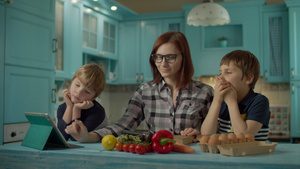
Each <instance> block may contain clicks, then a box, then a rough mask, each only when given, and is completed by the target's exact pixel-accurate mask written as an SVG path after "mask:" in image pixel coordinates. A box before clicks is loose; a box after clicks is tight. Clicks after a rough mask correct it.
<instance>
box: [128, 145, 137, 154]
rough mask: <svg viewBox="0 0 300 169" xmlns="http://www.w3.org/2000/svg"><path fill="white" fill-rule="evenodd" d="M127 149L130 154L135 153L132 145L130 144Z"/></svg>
mask: <svg viewBox="0 0 300 169" xmlns="http://www.w3.org/2000/svg"><path fill="white" fill-rule="evenodd" d="M128 149H129V151H130V152H132V153H135V144H132V143H131V144H129V148H128Z"/></svg>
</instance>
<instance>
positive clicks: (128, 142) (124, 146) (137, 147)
mask: <svg viewBox="0 0 300 169" xmlns="http://www.w3.org/2000/svg"><path fill="white" fill-rule="evenodd" d="M108 142H109V144H108ZM111 142H114V143H115V144H114V146H112V145H111ZM102 145H103V147H104V148H105V149H106V150H113V149H114V148H116V150H118V151H123V152H128V153H137V154H141V155H142V154H145V153H148V152H151V150H153V151H155V152H156V153H159V154H167V153H169V152H170V151H175V152H180V153H193V152H195V150H194V149H193V148H191V147H189V146H188V145H185V144H181V143H176V142H175V140H173V134H172V133H171V132H170V131H167V130H160V131H158V132H156V133H154V134H152V133H151V132H148V133H146V134H143V135H130V134H123V135H121V136H119V137H117V138H115V137H114V136H112V135H107V136H105V137H103V139H102Z"/></svg>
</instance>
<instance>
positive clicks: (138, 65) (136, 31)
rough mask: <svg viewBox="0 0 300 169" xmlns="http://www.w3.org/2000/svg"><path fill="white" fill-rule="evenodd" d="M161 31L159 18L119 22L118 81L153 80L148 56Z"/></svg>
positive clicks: (140, 81)
mask: <svg viewBox="0 0 300 169" xmlns="http://www.w3.org/2000/svg"><path fill="white" fill-rule="evenodd" d="M162 31H163V30H162V20H161V19H158V20H143V21H126V22H121V24H120V62H119V64H120V69H119V70H120V71H119V72H120V75H121V76H120V81H119V83H122V84H140V83H143V82H146V81H151V80H153V76H152V72H151V67H150V63H149V58H150V54H151V51H152V47H153V45H154V42H155V40H156V38H157V37H158V36H159V35H161V34H162Z"/></svg>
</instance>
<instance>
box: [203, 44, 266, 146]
mask: <svg viewBox="0 0 300 169" xmlns="http://www.w3.org/2000/svg"><path fill="white" fill-rule="evenodd" d="M259 75H260V66H259V62H258V60H257V58H256V57H255V56H254V55H253V54H252V53H250V52H249V51H243V50H236V51H232V52H230V53H228V54H227V55H225V56H224V57H223V58H222V60H221V63H220V76H219V77H217V78H216V85H215V87H214V90H215V91H214V92H215V93H214V99H213V102H212V105H211V107H210V110H209V112H208V114H207V116H206V118H205V120H204V122H203V124H202V127H201V134H202V135H210V134H214V133H217V132H218V133H230V132H234V133H235V134H239V133H243V134H246V133H249V134H252V135H253V136H255V140H257V141H265V140H267V139H268V134H269V119H270V111H269V100H268V98H266V97H265V96H263V95H261V94H259V93H254V91H253V89H254V87H255V84H256V82H257V80H258V78H259Z"/></svg>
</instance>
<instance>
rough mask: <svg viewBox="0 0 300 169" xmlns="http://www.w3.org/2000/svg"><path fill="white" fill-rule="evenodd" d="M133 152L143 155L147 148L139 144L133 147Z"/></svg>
mask: <svg viewBox="0 0 300 169" xmlns="http://www.w3.org/2000/svg"><path fill="white" fill-rule="evenodd" d="M135 152H136V153H138V154H145V153H146V152H147V148H146V147H145V146H143V145H141V144H138V145H136V146H135Z"/></svg>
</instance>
